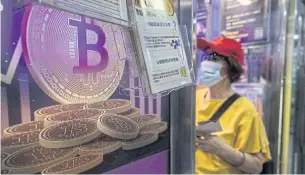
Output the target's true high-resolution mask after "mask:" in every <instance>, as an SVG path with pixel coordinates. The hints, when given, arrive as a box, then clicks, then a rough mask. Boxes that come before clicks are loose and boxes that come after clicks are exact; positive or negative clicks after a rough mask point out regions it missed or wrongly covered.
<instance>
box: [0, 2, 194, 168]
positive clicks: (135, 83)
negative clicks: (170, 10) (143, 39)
mask: <svg viewBox="0 0 305 175" xmlns="http://www.w3.org/2000/svg"><path fill="white" fill-rule="evenodd" d="M100 1H101V0H96V1H94V2H96V3H99V2H100ZM166 1H167V2H168V3H170V4H172V5H173V7H175V9H176V8H177V9H179V8H178V7H179V6H180V1H179V2H173V1H168V0H166ZM39 2H43V1H39ZM39 2H38V1H31V0H24V1H19V0H1V7H3V8H2V11H1V16H0V17H1V132H2V133H1V136H2V137H1V139H2V141H1V146H2V147H1V162H2V165H3V166H2V169H1V173H14V174H15V173H27V174H32V173H40V172H43V173H46V174H52V173H53V174H56V173H65V174H73V173H85V174H101V173H108V174H113V173H115V174H136V173H141V174H167V173H171V172H173V171H175V172H176V173H178V171H177V170H175V169H173V168H172V167H178V162H182V160H183V158H184V157H183V156H180V157H175V155H177V152H179V151H181V150H180V149H177V148H176V147H178V145H176V144H177V143H181V142H183V139H184V137H186V138H187V137H189V136H190V135H191V130H190V129H188V130H186V131H184V133H183V134H182V133H181V135H180V134H179V135H177V133H180V130H181V129H180V127H181V128H185V126H187V127H189V128H191V127H192V121H190V122H188V123H185V122H181V121H183V120H184V119H183V117H184V116H183V115H187V117H186V118H192V119H193V116H192V114H191V111H192V107H193V105H192V103H185V102H190V101H191V100H192V99H191V98H188V97H185V96H186V92H184V91H188V92H191V91H192V89H191V90H187V89H189V88H183V89H182V90H178V91H174V92H172V93H167V94H165V95H164V94H161V93H160V94H158V93H156V94H153V95H150V94H145V93H144V91H143V89H142V88H141V87H142V85H141V83H142V82H143V81H142V80H141V79H140V78H139V77H136V76H133V75H134V74H133V73H134V72H132V71H130V69H131V67H132V66H131V65H132V64H134V63H132V61H134V59H136V58H135V55H134V50H133V49H134V48H133V46H134V45H133V39H132V36H131V32H130V31H131V28H130V27H129V24H127V23H126V21H128V19H127V18H124V23H119V22H118V18H114V20H113V21H108V19H112V18H111V16H110V17H109V16H107V17H106V18H101V19H100V16H98V15H97V13H98V11H92V13H91V15H89V16H84V15H83V14H82V13H74V12H75V11H72V12H71V11H70V10H69V8H56V7H55V6H54V3H53V2H57V0H55V1H48V2H49V3H39ZM59 2H61V3H68V2H70V1H61V0H58V2H57V3H59ZM71 2H72V1H71ZM73 2H74V1H73ZM75 2H76V1H75ZM107 2H108V1H107ZM109 2H110V1H109ZM120 2H124V0H121V1H120ZM125 2H126V1H125ZM50 3H51V4H50ZM52 3H53V5H52ZM55 5H56V3H55ZM70 8H71V7H70ZM92 8H93V7H92ZM190 8H192V7H190ZM87 10H88V9H87ZM95 10H96V9H95ZM177 14H180V12H179V10H178V11H177ZM123 16H124V15H123ZM190 17H192V16H190ZM186 31H187V30H186ZM187 35H188V34H187ZM186 44H188V43H186ZM189 52H191V50H190V51H189ZM135 87H136V88H135ZM126 89H128V90H126ZM182 98H185V100H183V102H182ZM179 107H180V108H183V109H184V110H185V111H186V112H184V114H182V113H181V111H182V110H181V111H180V110H178V111H177V110H176V109H177V108H179ZM189 114H190V115H189ZM179 121H180V122H179ZM184 141H185V140H184ZM191 141H192V140H187V141H186V142H184V144H185V146H189V147H191V145H193V144H192V142H191ZM185 146H184V147H185ZM187 158H189V157H187ZM177 159H181V160H177ZM183 161H185V160H183ZM190 167H191V165H186V167H184V169H188V171H191V170H190V169H191V168H190ZM181 171H184V170H181Z"/></svg>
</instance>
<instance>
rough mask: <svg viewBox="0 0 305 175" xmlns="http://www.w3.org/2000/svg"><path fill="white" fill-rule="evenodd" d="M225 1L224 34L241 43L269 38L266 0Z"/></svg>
mask: <svg viewBox="0 0 305 175" xmlns="http://www.w3.org/2000/svg"><path fill="white" fill-rule="evenodd" d="M247 2H249V3H248V4H243V3H242V1H238V0H226V1H224V11H223V14H224V16H223V24H222V25H223V30H224V31H225V32H224V35H225V36H227V37H229V38H233V39H236V40H238V41H240V42H241V43H249V42H261V41H266V40H267V31H266V29H267V27H266V25H267V18H266V14H267V13H266V8H267V5H266V0H249V1H247Z"/></svg>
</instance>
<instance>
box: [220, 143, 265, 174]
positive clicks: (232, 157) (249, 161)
mask: <svg viewBox="0 0 305 175" xmlns="http://www.w3.org/2000/svg"><path fill="white" fill-rule="evenodd" d="M221 146H222V148H221V149H220V150H219V153H218V154H217V155H218V156H219V157H220V158H222V159H223V160H225V161H226V162H228V163H229V164H231V165H233V166H236V168H238V169H239V170H241V171H243V172H247V173H251V174H259V173H261V172H262V169H263V163H262V162H263V158H262V154H261V153H256V154H247V153H242V152H240V151H238V150H236V149H234V148H233V147H231V146H230V145H227V144H221Z"/></svg>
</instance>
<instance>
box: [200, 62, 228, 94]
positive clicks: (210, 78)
mask: <svg viewBox="0 0 305 175" xmlns="http://www.w3.org/2000/svg"><path fill="white" fill-rule="evenodd" d="M221 68H222V64H220V63H215V62H212V61H203V62H202V63H201V65H200V69H199V70H198V74H197V75H198V77H197V85H203V86H205V87H208V88H209V87H212V86H214V85H215V84H217V83H219V82H220V81H221V80H222V79H223V78H224V77H223V76H221V75H220V71H221Z"/></svg>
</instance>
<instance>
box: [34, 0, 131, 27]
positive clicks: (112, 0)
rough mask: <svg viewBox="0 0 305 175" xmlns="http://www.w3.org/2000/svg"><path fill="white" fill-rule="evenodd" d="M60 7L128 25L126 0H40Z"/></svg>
mask: <svg viewBox="0 0 305 175" xmlns="http://www.w3.org/2000/svg"><path fill="white" fill-rule="evenodd" d="M38 1H39V2H41V3H45V4H48V5H50V6H53V7H55V8H58V9H62V10H65V11H69V12H72V13H76V14H80V15H84V16H88V17H91V18H96V19H99V20H102V21H106V22H111V23H115V24H119V25H124V26H128V24H129V23H128V14H127V5H126V0H38Z"/></svg>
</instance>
